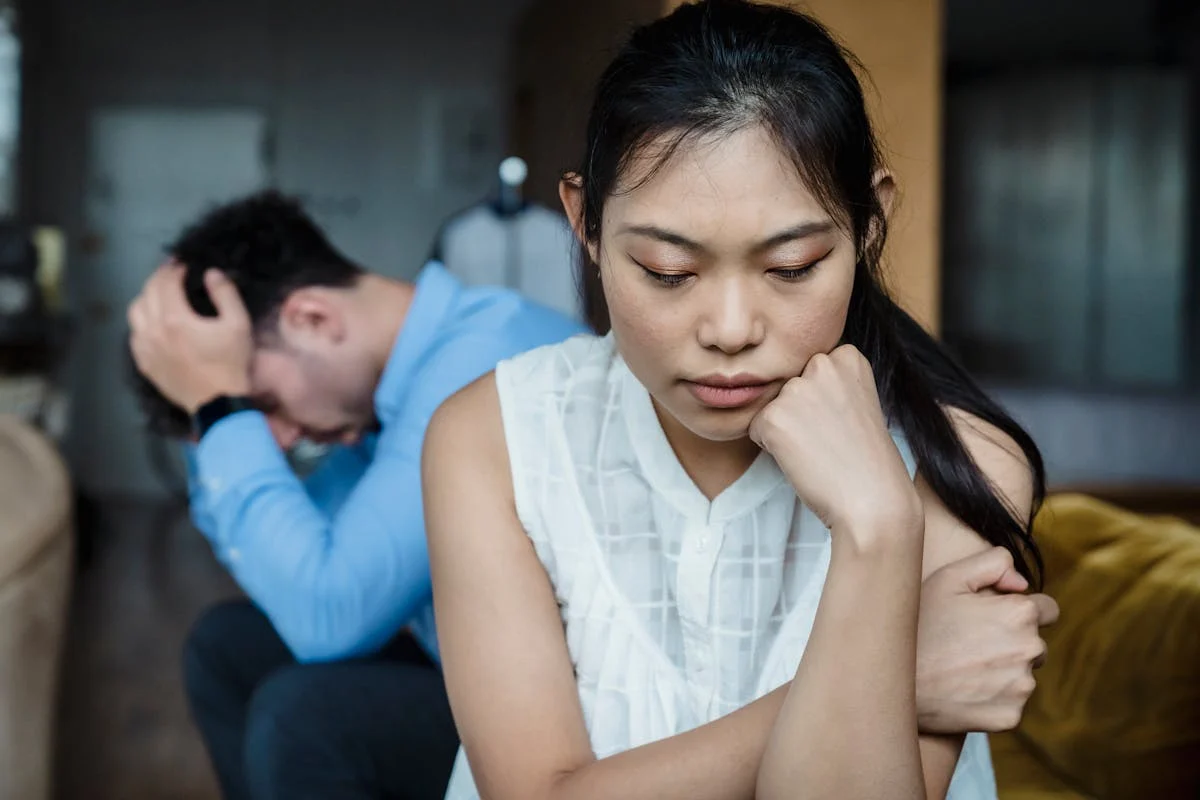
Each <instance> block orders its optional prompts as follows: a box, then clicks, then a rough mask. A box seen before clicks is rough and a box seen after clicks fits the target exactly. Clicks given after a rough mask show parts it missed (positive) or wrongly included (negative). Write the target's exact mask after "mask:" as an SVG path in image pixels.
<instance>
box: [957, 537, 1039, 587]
mask: <svg viewBox="0 0 1200 800" xmlns="http://www.w3.org/2000/svg"><path fill="white" fill-rule="evenodd" d="M939 572H941V573H942V574H943V575H945V576H946V577H947V578H948V579H949V580H951V582H952V583H954V584H957V585H958V586H959V587H961V589H962V590H963V591H964V592H970V593H974V592H979V591H982V590H983V589H988V588H992V587H995V588H997V589H998V590H1000V591H1004V592H1023V591H1025V589H1026V588H1028V582H1026V581H1025V579H1024V578H1022V577H1021V575H1020V574H1019V573H1018V572H1017V571H1016V570H1015V569H1014V567H1013V559H1012V554H1011V553H1009V552H1008V551H1007V550H1005V549H1004V548H1003V547H991V548H989V549H987V550H984V551H982V552H979V553H976V554H975V555H971V556H967V557H966V558H963V559H960V560H958V561H952V562H951V563H949V564H947V565H946V566H944V567H942V568H941V569H940V570H939Z"/></svg>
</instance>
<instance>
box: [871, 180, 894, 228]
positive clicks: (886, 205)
mask: <svg viewBox="0 0 1200 800" xmlns="http://www.w3.org/2000/svg"><path fill="white" fill-rule="evenodd" d="M875 196H876V197H878V198H879V205H881V206H882V207H883V215H884V216H885V217H887V218H889V219H890V218H891V216H892V206H893V204H894V203H895V202H896V181H895V179H894V178H893V177H892V173H890V172H888V171H887V170H886V169H881V170H878V171H876V173H875Z"/></svg>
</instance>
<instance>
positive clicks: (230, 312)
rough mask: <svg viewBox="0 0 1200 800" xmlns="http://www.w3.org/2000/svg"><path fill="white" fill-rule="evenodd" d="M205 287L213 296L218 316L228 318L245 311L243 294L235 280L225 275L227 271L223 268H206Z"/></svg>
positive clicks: (209, 294) (210, 295) (211, 296)
mask: <svg viewBox="0 0 1200 800" xmlns="http://www.w3.org/2000/svg"><path fill="white" fill-rule="evenodd" d="M204 288H206V289H208V296H209V297H210V298H212V302H213V305H214V306H216V308H217V316H219V317H225V318H228V317H231V316H235V315H237V314H241V313H244V309H245V306H244V305H243V304H242V296H241V295H240V294H238V290H237V287H236V286H234V284H233V281H231V280H229V278H227V277H225V273H223V272H221V270H219V269H209V270H205V272H204Z"/></svg>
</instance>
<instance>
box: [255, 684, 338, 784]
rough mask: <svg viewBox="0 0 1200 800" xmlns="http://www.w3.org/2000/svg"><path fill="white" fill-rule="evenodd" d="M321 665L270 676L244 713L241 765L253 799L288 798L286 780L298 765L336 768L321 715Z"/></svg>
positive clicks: (324, 690) (326, 723)
mask: <svg viewBox="0 0 1200 800" xmlns="http://www.w3.org/2000/svg"><path fill="white" fill-rule="evenodd" d="M325 672H326V670H325V669H324V668H323V667H322V666H321V665H292V666H288V667H284V668H283V669H280V670H279V671H277V672H275V673H274V674H272V675H271V677H269V678H268V679H267V680H265V681H264V682H263V683H262V685H261V686H259V688H258V689H257V690H256V691H255V693H254V697H253V699H252V700H251V701H250V707H249V709H248V710H247V713H246V738H245V743H244V748H245V749H244V753H243V758H244V764H245V768H246V778H247V781H248V783H249V785H250V787H251V794H252V795H253V796H254V797H256V798H259V797H261V798H274V797H286V796H289V791H290V789H289V787H288V781H289V779H290V778H294V777H296V774H297V771H298V768H299V767H302V766H304V765H309V766H315V765H316V764H320V765H321V767H322V769H329V768H331V767H332V768H333V769H334V770H335V771H336V770H337V768H338V766H340V765H335V764H331V763H330V762H331V759H332V761H333V762H340V760H341V759H340V757H339V753H337V752H334V751H335V750H336V749H337V748H336V746H335V742H332V741H330V739H331V737H332V738H333V739H335V740H336V739H337V738H338V735H337V733H336V732H334V731H331V730H330V729H329V722H330V720H329V719H328V718H327V717H328V715H327V714H326V713H325V712H323V711H322V708H323V706H324V701H325V700H327V699H328V689H329V687H328V683H327V681H326V679H325V677H324V674H325Z"/></svg>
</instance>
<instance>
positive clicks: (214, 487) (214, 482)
mask: <svg viewBox="0 0 1200 800" xmlns="http://www.w3.org/2000/svg"><path fill="white" fill-rule="evenodd" d="M204 485H205V486H207V487H208V490H209V491H210V492H219V491H220V490H221V481H220V479H218V478H209V479H208V480H207V481H205V482H204Z"/></svg>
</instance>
